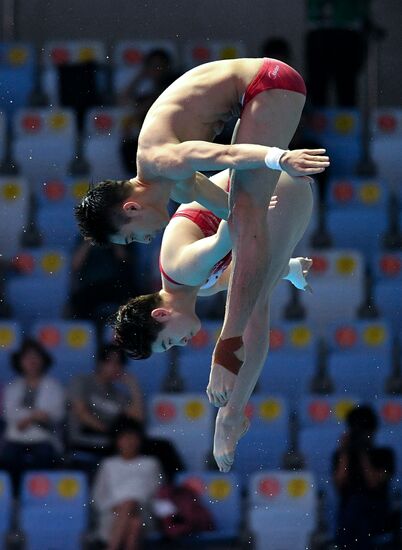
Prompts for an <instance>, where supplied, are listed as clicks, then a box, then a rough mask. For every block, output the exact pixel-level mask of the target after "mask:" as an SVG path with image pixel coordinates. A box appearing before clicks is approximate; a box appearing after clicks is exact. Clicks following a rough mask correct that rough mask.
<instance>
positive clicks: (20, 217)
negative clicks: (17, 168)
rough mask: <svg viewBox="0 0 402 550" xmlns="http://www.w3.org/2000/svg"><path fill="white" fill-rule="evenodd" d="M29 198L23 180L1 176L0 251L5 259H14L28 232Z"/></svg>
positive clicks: (25, 183)
mask: <svg viewBox="0 0 402 550" xmlns="http://www.w3.org/2000/svg"><path fill="white" fill-rule="evenodd" d="M29 198H30V197H29V188H28V185H27V182H26V181H25V180H24V179H23V178H18V177H10V176H8V177H7V176H6V177H4V176H3V177H2V176H0V250H1V254H2V256H3V257H4V258H12V256H14V254H16V252H17V251H18V250H19V248H20V241H21V236H22V234H23V231H24V230H25V231H26V230H27V221H28V210H29Z"/></svg>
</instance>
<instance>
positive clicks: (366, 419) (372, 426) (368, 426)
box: [346, 405, 378, 433]
mask: <svg viewBox="0 0 402 550" xmlns="http://www.w3.org/2000/svg"><path fill="white" fill-rule="evenodd" d="M346 424H347V426H348V428H349V429H350V430H352V431H356V432H361V431H368V432H370V433H374V432H376V431H377V428H378V418H377V415H376V413H375V412H374V410H373V408H372V407H370V405H358V406H357V407H355V408H354V409H352V410H351V411H350V412H349V413H348V415H347V417H346Z"/></svg>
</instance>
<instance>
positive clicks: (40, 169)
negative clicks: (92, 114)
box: [12, 108, 76, 190]
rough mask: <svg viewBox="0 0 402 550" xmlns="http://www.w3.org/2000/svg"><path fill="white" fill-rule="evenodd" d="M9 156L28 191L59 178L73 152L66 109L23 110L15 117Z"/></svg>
mask: <svg viewBox="0 0 402 550" xmlns="http://www.w3.org/2000/svg"><path fill="white" fill-rule="evenodd" d="M14 128H15V138H14V140H13V143H12V153H13V157H14V159H15V160H16V162H17V164H18V165H19V167H20V169H21V171H22V173H23V174H24V175H25V176H26V177H27V179H28V180H29V181H30V183H31V186H32V189H34V190H35V189H40V188H41V186H42V185H43V184H44V182H45V181H47V180H48V179H49V178H63V177H65V175H66V174H67V173H68V170H69V165H70V163H71V161H72V160H73V159H74V158H75V153H76V123H75V115H74V113H73V111H71V110H69V109H53V108H49V109H23V110H20V111H18V113H17V114H16V117H15V123H14Z"/></svg>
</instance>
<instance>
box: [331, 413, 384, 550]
mask: <svg viewBox="0 0 402 550" xmlns="http://www.w3.org/2000/svg"><path fill="white" fill-rule="evenodd" d="M346 422H347V428H348V429H347V433H346V434H345V435H344V437H343V440H342V442H341V445H340V448H339V449H338V450H337V451H336V452H335V454H334V457H333V477H334V482H335V485H336V488H337V491H338V496H339V510H338V522H337V540H336V542H337V544H338V546H337V548H339V549H341V548H345V549H346V548H347V549H348V550H349V549H356V550H369V549H373V550H374V549H375V548H376V546H373V544H375V543H373V540H374V537H375V536H378V535H381V534H383V533H387V532H389V529H390V523H391V510H390V495H389V481H390V479H391V477H392V475H393V473H394V453H393V451H392V449H390V448H387V447H377V446H375V444H374V436H375V433H376V431H377V417H376V415H375V413H374V411H373V410H372V409H371V407H369V406H361V407H357V408H355V409H353V410H352V411H351V412H350V413H349V414H348V416H347V420H346Z"/></svg>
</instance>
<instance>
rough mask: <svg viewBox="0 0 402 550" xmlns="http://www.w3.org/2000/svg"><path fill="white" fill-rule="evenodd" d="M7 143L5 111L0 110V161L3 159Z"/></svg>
mask: <svg viewBox="0 0 402 550" xmlns="http://www.w3.org/2000/svg"><path fill="white" fill-rule="evenodd" d="M6 144H7V119H6V115H5V113H3V112H2V111H0V162H2V161H3V159H4V155H5V154H6Z"/></svg>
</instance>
